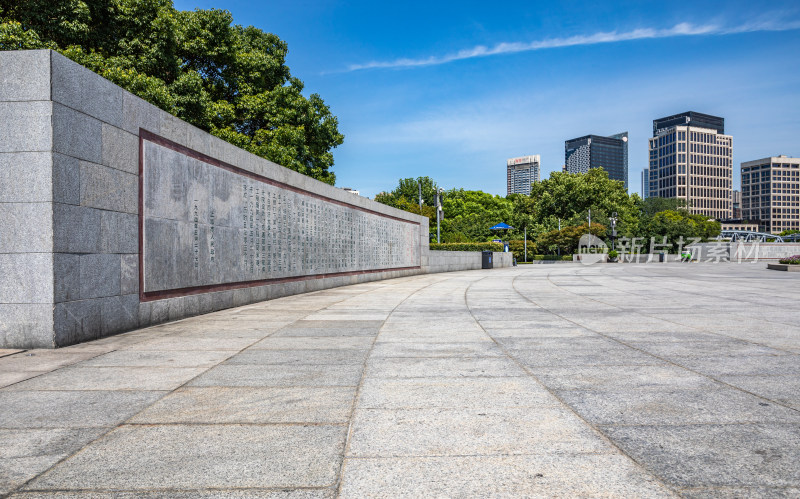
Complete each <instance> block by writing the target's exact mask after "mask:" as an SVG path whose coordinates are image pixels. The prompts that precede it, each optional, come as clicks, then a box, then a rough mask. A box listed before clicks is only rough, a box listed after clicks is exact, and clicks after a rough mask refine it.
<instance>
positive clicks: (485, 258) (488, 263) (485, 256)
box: [481, 251, 492, 269]
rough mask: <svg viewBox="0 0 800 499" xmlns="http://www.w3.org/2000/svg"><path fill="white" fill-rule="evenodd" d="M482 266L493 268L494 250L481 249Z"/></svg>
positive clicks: (483, 267)
mask: <svg viewBox="0 0 800 499" xmlns="http://www.w3.org/2000/svg"><path fill="white" fill-rule="evenodd" d="M481 268H482V269H490V268H492V252H491V251H481Z"/></svg>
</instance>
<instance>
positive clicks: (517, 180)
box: [506, 154, 540, 196]
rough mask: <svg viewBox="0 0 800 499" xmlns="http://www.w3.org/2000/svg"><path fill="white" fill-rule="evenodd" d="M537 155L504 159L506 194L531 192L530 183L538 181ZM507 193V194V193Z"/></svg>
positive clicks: (538, 165) (538, 163) (526, 193)
mask: <svg viewBox="0 0 800 499" xmlns="http://www.w3.org/2000/svg"><path fill="white" fill-rule="evenodd" d="M539 168H540V160H539V155H538V154H535V155H533V156H522V157H519V158H511V159H509V160H508V161H506V185H507V187H508V189H507V190H508V194H525V195H526V196H527V195H529V194H530V193H531V184H532V183H534V182H538V181H539ZM508 194H507V195H508Z"/></svg>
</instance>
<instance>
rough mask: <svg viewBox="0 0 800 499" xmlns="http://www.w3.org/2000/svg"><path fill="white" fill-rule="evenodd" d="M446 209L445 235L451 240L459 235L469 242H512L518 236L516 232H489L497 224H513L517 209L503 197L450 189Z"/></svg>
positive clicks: (444, 197)
mask: <svg viewBox="0 0 800 499" xmlns="http://www.w3.org/2000/svg"><path fill="white" fill-rule="evenodd" d="M443 207H444V220H443V221H442V233H443V234H445V236H444V237H445V238H446V239H448V240H449V239H450V238H451V237H461V236H457V235H463V236H466V238H467V239H468V240H469V241H491V240H492V239H495V238H497V239H509V238H511V237H512V236H514V235H515V232H514V231H493V230H491V229H490V228H491V227H492V226H494V225H497V224H498V223H501V222H505V223H509V222H510V221H511V218H512V215H513V210H514V205H513V203H512V202H511V201H510V200H508V199H506V198H504V197H501V196H494V195H492V194H488V193H486V192H482V191H467V190H464V189H450V190H448V191H445V192H444V196H443ZM451 234H453V235H454V236H450V235H451ZM453 242H456V241H453Z"/></svg>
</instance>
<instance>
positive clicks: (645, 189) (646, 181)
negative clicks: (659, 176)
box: [642, 168, 650, 199]
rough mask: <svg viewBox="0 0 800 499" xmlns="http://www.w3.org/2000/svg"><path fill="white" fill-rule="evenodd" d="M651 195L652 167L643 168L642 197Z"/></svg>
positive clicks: (645, 197)
mask: <svg viewBox="0 0 800 499" xmlns="http://www.w3.org/2000/svg"><path fill="white" fill-rule="evenodd" d="M649 197H650V168H645V169H644V170H642V199H647V198H649Z"/></svg>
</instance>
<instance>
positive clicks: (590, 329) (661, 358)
mask: <svg viewBox="0 0 800 499" xmlns="http://www.w3.org/2000/svg"><path fill="white" fill-rule="evenodd" d="M547 277H548V281H550V279H549V274H548V276H547ZM516 279H517V278H516V277H515V278H514V279H512V281H511V286H512V288H514V290H515V291H517V293H519V295H520V296H522V297H524V298H525V299H527V300H529V301H530V302H531V303H533V304H534V305H536V306H537V307H540V308H543V309H544V307H542V306H541V305H539V304H538V303H536V302H535V301H533V300H532V299H530V298H528V297H527V295H525V294H523V293H521V292H519V291H518V290H517V288H516V286H515V285H514V281H516ZM550 283H551V284H553V285H554V286H556V287H557V288H558V289H560V290H562V291H563V292H566V293H570V294H573V295H575V296H579V297H582V298H583V296H582V295H579V294H577V293H573V292H572V291H569V290H567V289H563V288H561V286H559V285H558V284H555V283H554V282H552V281H550ZM588 299H589V300H593V301H598V300H594V299H593V298H588ZM599 303H603V302H599ZM606 305H609V306H612V307H614V305H611V304H606ZM545 310H548V309H545ZM548 311H549V310H548ZM550 313H551V314H553V315H556V316H558V317H561V318H562V319H564V320H566V321H569V322H572V323H573V324H577V325H580V323H578V322H576V321H574V320H572V319H569V318H567V317H564V316H562V315H560V314H557V313H555V312H550ZM642 315H644V314H642ZM581 327H583V328H585V329H587V330H589V331H591V332H593V333H594V334H596V335H598V336H602V337H603V338H605V339H607V340H611V341H613V342H615V343H619V344H620V345H623V346H625V347H628V348H630V349H632V350H636V351H638V352H640V353H643V354H645V355H648V356H650V357H653V358H656V359H659V360H661V361H663V362H666V363H668V364H670V365H672V366H674V367H678V368H680V369H685V370H686V371H689V372H691V373H694V374H697V375H698V376H702V377H704V378H708V379H710V380H711V381H714V382H715V383H719V384H721V385H724V386H726V387H728V388H732V389H734V390H738V391H740V392H743V393H747V394H748V395H752V396H753V397H757V398H759V399H761V400H766V401H767V402H772V403H773V404H775V405H779V406H781V407H784V408H786V409H789V410H791V411H794V412H800V409H797V408H795V407H792V406H790V405H788V404H784V403H782V402H779V401H777V400H773V399H770V398H767V397H765V396H763V395H758V394H756V393H753V392H750V391H748V390H745V389H743V388H740V387H738V386H735V385H732V384H730V383H727V382H725V381H722V380H720V379H717V378H715V377H714V376H712V375H710V374H704V373H702V372H700V371H697V370H694V369H692V368H690V367H686V366H684V365H681V364H678V363H677V362H675V361H673V360H671V359H669V358H666V357H661V356H659V355H656V354H654V353H651V352H648V351H647V350H643V349H641V348H639V347H636V346H633V345H629V344H628V343H625V342H624V341H622V340H620V339H618V338H614V337H613V336H608V335H607V334H605V333H601V332H599V331H595V330H594V329H592V328H590V327H588V326H583V325H581ZM756 344H757V343H756ZM764 346H766V345H764ZM768 348H772V347H768ZM791 355H797V354H796V353H794V352H790V353H789V356H791ZM766 356H769V355H766ZM772 357H784V356H783V355H773V356H772Z"/></svg>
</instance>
